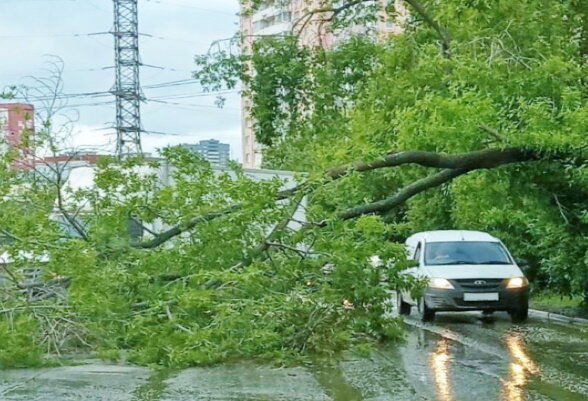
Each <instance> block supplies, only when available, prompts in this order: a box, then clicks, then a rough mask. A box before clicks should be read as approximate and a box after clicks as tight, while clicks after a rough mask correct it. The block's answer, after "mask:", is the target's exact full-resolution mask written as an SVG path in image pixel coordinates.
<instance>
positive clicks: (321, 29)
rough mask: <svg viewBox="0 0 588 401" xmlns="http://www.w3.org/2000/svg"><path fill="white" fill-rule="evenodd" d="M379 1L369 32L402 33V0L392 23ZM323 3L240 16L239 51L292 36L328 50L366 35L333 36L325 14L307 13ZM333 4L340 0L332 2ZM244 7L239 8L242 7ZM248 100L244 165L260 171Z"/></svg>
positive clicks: (294, 3) (295, 0) (273, 6)
mask: <svg viewBox="0 0 588 401" xmlns="http://www.w3.org/2000/svg"><path fill="white" fill-rule="evenodd" d="M374 1H375V2H381V4H382V11H381V12H380V14H379V18H378V21H377V22H376V23H375V26H374V27H372V28H373V29H371V31H374V32H376V35H378V36H379V37H380V38H382V39H384V38H386V37H388V36H389V35H394V34H399V33H401V32H402V22H403V20H404V19H405V17H406V9H405V7H404V4H403V1H402V0H395V3H396V12H397V20H396V21H394V20H392V19H391V18H389V16H388V15H387V14H386V12H385V11H384V8H385V5H386V3H387V2H388V0H374ZM324 3H325V1H324V0H277V1H275V2H273V3H270V2H268V3H266V4H264V5H262V6H261V7H260V8H259V9H257V10H256V11H255V12H253V13H242V17H241V36H242V38H243V39H242V50H243V52H245V53H248V52H251V49H252V46H253V42H254V41H255V39H256V38H258V37H260V36H269V35H287V34H290V33H292V32H293V33H295V34H297V35H298V37H299V43H300V45H301V46H322V47H325V48H331V47H333V46H335V45H336V44H337V43H338V42H340V41H343V40H345V39H346V38H348V37H349V36H351V35H354V34H358V33H365V32H366V28H365V27H350V28H349V29H348V30H347V31H343V32H339V33H337V35H336V36H335V35H334V34H333V33H332V32H330V31H329V29H328V26H327V25H326V24H325V23H324V22H323V19H324V15H321V14H312V16H310V17H308V16H309V15H310V14H309V11H310V10H316V9H318V8H320V7H324ZM333 3H334V4H336V3H340V1H333ZM245 7H246V5H244V6H242V8H245ZM250 109H251V100H250V99H248V98H247V97H245V96H243V97H242V99H241V136H242V148H243V166H244V167H246V168H260V167H261V162H262V146H261V145H260V144H259V143H257V141H256V140H255V133H254V131H253V121H252V118H251V114H250Z"/></svg>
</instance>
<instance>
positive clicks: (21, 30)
mask: <svg viewBox="0 0 588 401" xmlns="http://www.w3.org/2000/svg"><path fill="white" fill-rule="evenodd" d="M237 12H238V0H139V30H140V32H141V33H143V34H148V35H152V37H148V36H141V39H140V53H141V59H142V62H143V63H144V64H147V65H153V66H158V67H161V68H150V67H143V68H142V69H141V85H142V86H143V87H146V86H150V85H156V84H160V83H167V82H172V81H178V80H184V79H189V78H191V76H190V72H191V71H192V70H193V69H194V62H193V59H194V56H195V55H196V54H202V53H205V52H206V51H207V50H208V48H209V46H210V44H211V42H213V41H214V40H217V39H223V38H229V37H231V36H232V35H233V34H234V33H235V32H236V30H237V29H238V17H237ZM112 27H113V6H112V0H0V55H1V56H0V92H1V91H2V89H3V88H4V87H5V86H8V85H18V84H29V85H30V84H32V81H31V80H30V78H27V76H31V75H32V76H43V69H44V68H46V61H47V56H46V55H56V56H59V57H60V58H61V59H63V61H64V63H65V73H64V76H63V78H64V84H65V89H64V92H65V93H68V94H78V93H88V92H104V91H109V90H110V89H111V88H112V86H113V83H114V70H113V69H112V68H108V67H111V66H113V65H114V51H113V47H114V45H113V38H112V35H108V34H103V35H88V34H93V33H100V32H108V31H111V30H112ZM144 92H145V95H146V97H147V98H158V99H160V100H164V101H166V102H172V103H174V104H169V103H155V102H147V103H146V104H143V105H142V120H143V128H144V129H145V130H147V131H156V132H164V133H169V134H172V135H154V134H151V135H143V137H142V141H143V149H144V151H146V152H154V151H155V149H156V148H160V147H162V146H165V145H167V144H177V143H196V142H198V141H200V140H202V139H210V138H215V139H218V140H220V141H222V142H225V143H229V144H230V145H231V153H232V156H233V158H235V159H238V160H240V159H241V138H240V111H239V97H238V94H237V93H231V94H229V95H227V103H226V105H225V107H224V108H223V109H218V108H217V107H216V106H215V105H214V100H215V96H210V95H208V96H203V95H202V94H201V93H202V89H201V88H200V87H199V85H197V84H195V83H194V82H192V83H191V84H183V85H178V86H167V87H165V88H159V89H157V88H151V89H145V90H144ZM113 100H114V99H113V98H112V97H101V98H90V97H86V98H73V99H71V100H69V105H70V106H72V107H73V108H75V109H77V110H78V111H79V120H78V122H77V123H76V126H75V132H76V135H75V136H74V140H73V141H74V144H75V145H76V146H81V145H87V146H91V147H100V149H101V150H103V151H113V150H114V147H115V144H114V131H113V130H112V129H105V128H106V127H109V126H110V127H111V126H113V124H114V120H115V107H114V103H113V102H112V103H111V104H100V105H95V106H89V105H88V104H95V103H102V102H108V101H113ZM74 106H77V107H74Z"/></svg>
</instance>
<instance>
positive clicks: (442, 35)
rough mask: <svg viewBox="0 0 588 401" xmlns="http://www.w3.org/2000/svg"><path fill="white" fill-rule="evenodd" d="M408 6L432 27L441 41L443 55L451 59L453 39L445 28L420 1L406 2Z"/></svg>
mask: <svg viewBox="0 0 588 401" xmlns="http://www.w3.org/2000/svg"><path fill="white" fill-rule="evenodd" d="M405 1H406V2H407V3H408V4H410V5H411V6H412V8H414V10H415V11H416V12H417V13H418V14H419V15H420V16H421V17H422V18H423V19H424V20H425V22H426V23H427V24H429V25H430V26H431V28H433V29H434V30H435V32H437V35H439V39H441V48H442V50H443V55H444V56H445V57H450V55H451V54H450V42H451V37H450V36H449V33H447V31H446V30H445V28H443V27H442V26H441V25H439V23H438V22H437V21H435V19H434V18H433V17H432V16H431V15H430V14H429V13H428V12H427V10H426V9H425V7H423V5H422V4H421V3H420V2H419V1H418V0H405Z"/></svg>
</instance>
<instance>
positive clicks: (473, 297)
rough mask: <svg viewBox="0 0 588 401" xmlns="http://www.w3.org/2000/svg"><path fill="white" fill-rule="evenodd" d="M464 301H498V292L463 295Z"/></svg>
mask: <svg viewBox="0 0 588 401" xmlns="http://www.w3.org/2000/svg"><path fill="white" fill-rule="evenodd" d="M463 300H464V301H498V293H497V292H477V293H468V292H466V293H465V294H463Z"/></svg>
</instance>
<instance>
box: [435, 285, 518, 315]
mask: <svg viewBox="0 0 588 401" xmlns="http://www.w3.org/2000/svg"><path fill="white" fill-rule="evenodd" d="M480 292H492V293H498V301H464V294H465V293H470V294H471V293H480ZM425 302H426V303H427V307H428V308H429V309H432V310H435V311H439V312H443V311H458V310H492V311H509V310H513V309H518V308H526V307H527V305H528V302H529V288H528V287H524V288H513V289H507V288H500V289H498V290H496V291H468V290H463V289H451V290H445V289H437V288H427V289H426V290H425Z"/></svg>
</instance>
